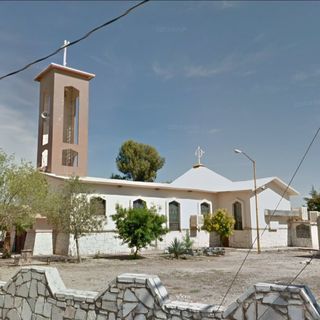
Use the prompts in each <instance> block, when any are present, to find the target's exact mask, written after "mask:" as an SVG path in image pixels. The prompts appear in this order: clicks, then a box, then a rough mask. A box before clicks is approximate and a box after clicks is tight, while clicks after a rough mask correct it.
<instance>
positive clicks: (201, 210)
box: [25, 64, 317, 255]
mask: <svg viewBox="0 0 320 320" xmlns="http://www.w3.org/2000/svg"><path fill="white" fill-rule="evenodd" d="M93 77H94V75H93V74H90V73H87V72H83V71H80V70H76V69H72V68H69V67H66V66H61V65H56V64H51V65H49V66H48V67H47V68H46V69H45V70H43V71H42V72H41V73H40V74H39V75H38V76H37V77H36V81H39V82H40V108H39V133H38V136H39V138H38V160H37V163H38V168H39V169H40V170H42V171H43V172H44V174H46V177H47V179H48V181H49V183H50V184H52V185H61V184H63V183H64V181H65V180H66V179H68V178H69V177H70V175H78V176H79V177H80V181H82V182H83V183H85V184H87V185H88V186H89V187H90V189H92V190H94V193H93V194H92V195H91V197H94V198H98V199H99V201H101V203H102V204H103V212H101V215H103V216H104V219H105V223H104V228H103V230H102V231H99V232H97V233H95V234H89V235H87V236H85V237H83V238H81V240H80V248H81V254H83V255H93V254H97V253H112V254H114V253H124V252H129V249H128V248H127V246H125V245H122V244H121V241H120V240H119V239H117V238H116V236H117V234H116V232H115V225H114V222H113V221H112V218H111V216H112V215H113V214H114V213H115V208H116V205H121V206H123V207H125V208H129V207H135V206H139V205H141V204H146V205H147V206H148V207H150V206H155V207H156V208H157V209H158V211H159V213H160V214H163V215H165V216H166V217H167V227H168V229H169V232H168V234H167V235H165V236H164V237H163V241H162V242H160V241H157V242H155V243H154V244H153V245H152V246H151V247H150V249H165V248H166V247H168V246H169V244H170V243H171V241H172V240H173V239H174V238H175V237H177V238H179V239H182V237H183V236H185V234H186V232H189V233H190V236H191V237H192V239H193V240H194V246H197V247H207V246H210V245H211V246H212V245H219V243H218V242H217V237H215V236H214V235H213V234H211V235H209V234H208V233H206V232H205V231H202V230H201V224H202V221H203V219H202V217H203V214H205V213H208V212H213V211H214V210H215V209H218V208H225V209H227V210H228V211H229V212H230V214H231V215H233V217H234V218H235V221H236V224H235V230H234V234H233V235H232V236H231V237H230V239H229V246H230V247H237V248H250V247H251V245H252V243H254V245H253V247H256V241H255V239H256V236H257V222H256V209H255V193H254V183H253V180H249V181H236V182H235V181H231V180H229V179H228V178H226V177H223V176H221V175H219V174H218V173H216V172H214V171H212V170H210V169H209V168H207V167H205V166H204V165H202V164H197V165H194V166H193V167H192V168H191V169H190V170H189V171H187V172H186V173H185V174H183V175H182V176H180V177H178V178H177V179H175V180H174V181H173V182H171V183H156V182H135V181H125V180H115V179H105V178H94V177H88V176H87V171H86V168H87V145H88V94H89V81H90V80H91V79H92V78H93ZM256 182H257V188H256V192H257V196H258V215H259V219H258V220H259V226H258V228H259V234H260V243H261V248H262V249H264V248H270V247H286V246H288V245H294V243H293V242H292V239H293V238H292V234H291V233H292V232H291V231H290V223H291V221H292V219H296V220H303V217H305V216H304V213H303V212H298V211H292V208H291V203H290V197H291V196H295V195H297V194H298V192H297V191H296V190H294V189H293V188H292V187H288V185H287V184H286V183H284V182H283V181H281V180H280V179H279V178H277V177H271V178H263V179H257V181H256ZM275 208H276V209H277V210H276V211H274V209H275ZM312 232H315V229H314V230H313V231H312ZM312 245H313V244H312ZM314 245H315V246H316V245H317V244H314ZM25 248H29V249H32V250H33V253H34V254H35V255H37V254H52V253H55V254H75V244H74V243H73V239H72V236H71V235H62V234H56V233H55V232H54V230H52V228H51V226H49V225H48V224H47V222H46V219H45V218H43V217H38V218H37V221H36V223H35V225H34V226H33V229H32V230H29V232H28V235H27V239H26V243H25Z"/></svg>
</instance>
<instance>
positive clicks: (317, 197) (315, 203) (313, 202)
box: [304, 186, 320, 211]
mask: <svg viewBox="0 0 320 320" xmlns="http://www.w3.org/2000/svg"><path fill="white" fill-rule="evenodd" d="M309 195H310V196H311V197H310V198H308V197H306V198H304V200H305V201H306V203H307V206H308V210H309V211H320V192H317V190H316V189H315V188H314V186H312V189H311V191H310V193H309Z"/></svg>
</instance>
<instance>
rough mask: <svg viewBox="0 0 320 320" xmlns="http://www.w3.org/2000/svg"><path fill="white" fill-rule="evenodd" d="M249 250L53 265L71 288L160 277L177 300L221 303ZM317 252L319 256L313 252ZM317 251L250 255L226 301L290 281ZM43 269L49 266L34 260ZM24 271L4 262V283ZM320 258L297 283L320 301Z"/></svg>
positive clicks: (0, 274) (0, 269)
mask: <svg viewBox="0 0 320 320" xmlns="http://www.w3.org/2000/svg"><path fill="white" fill-rule="evenodd" d="M246 253H247V251H246V250H235V249H227V250H226V254H225V256H219V257H191V258H189V259H186V260H182V259H179V260H176V259H171V258H168V256H165V255H162V254H148V255H145V256H144V259H139V260H131V259H125V258H121V259H120V258H110V257H109V258H100V259H92V258H90V259H86V260H85V261H83V262H82V263H81V264H76V263H70V262H69V263H68V262H51V263H50V266H51V267H56V268H57V269H58V270H59V272H60V275H61V277H62V279H63V281H64V283H65V285H66V287H68V288H74V289H81V290H93V291H100V290H102V289H104V288H105V287H106V286H107V284H108V282H109V281H111V280H113V279H114V278H115V277H116V276H117V275H119V274H121V273H126V272H130V273H148V274H156V275H158V276H159V277H160V279H161V280H162V282H163V284H164V286H165V287H166V289H167V291H168V293H169V296H170V299H171V300H182V301H189V302H201V303H209V304H218V305H219V304H220V303H221V299H222V297H223V295H224V294H225V292H226V290H227V289H228V287H229V285H230V283H231V281H232V279H233V277H234V275H235V273H236V271H237V270H238V268H239V266H240V264H241V262H242V261H243V259H244V257H245V255H246ZM313 253H314V252H313ZM311 255H312V253H311V252H310V251H306V250H290V251H272V252H263V253H261V254H260V255H258V254H257V253H255V252H253V253H251V254H250V255H249V257H248V259H247V261H246V263H245V264H244V267H243V269H242V271H241V272H240V274H239V276H238V278H237V280H236V281H235V282H234V285H233V286H232V289H231V290H230V292H229V294H228V295H227V297H226V300H225V301H224V303H223V305H224V306H227V305H228V304H229V303H231V302H232V301H233V300H234V299H236V298H237V297H238V296H239V295H241V294H242V293H243V292H244V290H245V289H246V288H247V287H249V286H250V285H253V284H255V283H257V282H273V283H274V282H281V283H288V282H290V281H291V280H292V279H293V278H294V277H295V276H296V274H297V273H298V272H299V270H301V268H302V267H303V266H304V265H305V264H306V262H307V261H308V260H309V258H310V257H311ZM34 264H38V265H43V264H44V262H42V263H41V262H38V263H37V262H34ZM17 270H19V267H17V266H13V262H12V261H9V260H0V280H1V281H7V280H8V279H9V278H10V277H12V276H13V275H14V274H15V273H16V272H17ZM319 276H320V259H319V258H314V259H313V261H312V263H311V264H310V265H308V266H307V268H306V269H305V271H304V272H303V273H302V274H301V275H300V276H299V278H298V279H297V280H296V281H295V282H294V283H295V284H305V285H308V286H309V287H310V289H311V290H312V291H313V293H314V295H315V297H316V299H317V300H320V279H319Z"/></svg>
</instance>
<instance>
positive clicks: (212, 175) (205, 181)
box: [171, 165, 232, 191]
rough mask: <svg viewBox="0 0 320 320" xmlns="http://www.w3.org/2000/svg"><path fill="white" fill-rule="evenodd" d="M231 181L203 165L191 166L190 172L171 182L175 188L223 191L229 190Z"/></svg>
mask: <svg viewBox="0 0 320 320" xmlns="http://www.w3.org/2000/svg"><path fill="white" fill-rule="evenodd" d="M231 184H232V181H231V180H229V179H227V178H225V177H223V176H221V175H220V174H218V173H216V172H214V171H212V170H210V169H208V168H206V167H205V166H203V165H196V166H193V167H192V168H191V169H190V170H188V171H187V172H186V173H184V174H183V175H182V176H180V177H178V178H177V179H176V180H174V181H173V182H171V185H173V186H175V187H187V186H188V187H191V186H192V188H195V189H200V190H211V191H213V190H223V189H225V188H229V187H230V185H231Z"/></svg>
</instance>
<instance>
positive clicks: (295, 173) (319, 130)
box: [218, 127, 320, 310]
mask: <svg viewBox="0 0 320 320" xmlns="http://www.w3.org/2000/svg"><path fill="white" fill-rule="evenodd" d="M319 132H320V127H319V128H318V129H317V131H316V133H315V134H314V136H313V138H312V140H311V142H310V143H309V145H308V147H307V149H306V151H305V152H304V154H303V156H302V158H301V160H300V162H299V164H298V166H297V168H296V170H295V171H294V173H293V175H292V177H291V179H290V181H289V183H288V185H287V187H286V189H285V190H284V192H283V193H282V195H281V198H280V200H279V202H278V203H277V205H276V207H275V209H274V210H273V212H272V214H271V215H270V216H271V217H272V216H274V214H275V213H276V211H277V209H278V207H279V205H280V203H281V201H282V199H283V198H284V196H285V194H286V192H287V191H288V189H289V187H290V185H291V183H292V181H293V180H294V178H295V176H296V175H297V173H298V171H299V170H300V168H301V166H302V163H303V162H304V160H305V158H306V156H307V154H308V153H309V151H310V149H311V147H312V145H313V143H314V141H315V140H316V138H317V136H318V134H319ZM266 230H267V225H266V226H265V227H264V229H263V231H262V233H261V236H262V235H263V234H264V232H265V231H266ZM256 241H257V237H256V238H255V239H254V241H253V242H252V244H251V246H250V248H249V250H248V252H247V254H246V256H245V257H244V259H243V261H242V262H241V264H240V266H239V268H238V270H237V272H236V274H235V276H234V277H233V279H232V281H231V283H230V285H229V287H228V289H227V291H226V293H225V294H224V296H223V297H222V300H221V302H220V304H219V308H218V310H219V309H220V307H221V306H222V305H223V303H224V301H225V299H226V298H227V296H228V294H229V292H230V290H231V288H232V286H233V284H234V282H235V281H236V279H237V277H238V275H239V273H240V271H241V270H242V267H243V266H244V264H245V262H246V261H247V259H248V256H249V254H250V253H251V251H252V249H253V246H254V244H255V243H256ZM312 259H313V257H312V258H311V260H310V262H311V261H312ZM310 262H309V263H308V264H310ZM305 268H306V266H304V268H303V269H302V270H300V271H299V273H298V275H296V276H295V277H294V278H293V280H292V281H291V282H290V284H291V283H292V282H293V281H294V280H295V279H296V278H297V277H298V276H299V275H300V274H301V273H302V271H303V270H304V269H305ZM290 284H289V285H290Z"/></svg>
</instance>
